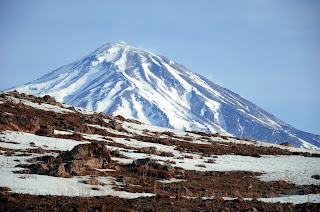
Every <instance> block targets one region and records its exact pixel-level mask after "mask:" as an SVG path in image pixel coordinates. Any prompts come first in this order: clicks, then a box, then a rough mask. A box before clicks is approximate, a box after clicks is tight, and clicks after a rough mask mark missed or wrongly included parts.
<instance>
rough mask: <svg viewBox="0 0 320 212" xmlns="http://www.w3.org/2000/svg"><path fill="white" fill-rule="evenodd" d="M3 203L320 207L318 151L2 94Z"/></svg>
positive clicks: (102, 207) (22, 206)
mask: <svg viewBox="0 0 320 212" xmlns="http://www.w3.org/2000/svg"><path fill="white" fill-rule="evenodd" d="M0 129H1V131H0V167H1V168H0V187H1V193H0V202H1V207H0V210H1V211H34V210H39V211H40V210H41V211H66V210H67V211H69V210H73V211H144V210H145V211H219V210H220V211H306V210H309V211H319V209H320V206H319V202H320V186H319V185H320V180H319V179H320V175H319V174H320V168H319V166H318V164H319V162H320V158H319V156H320V154H319V153H320V151H318V150H316V149H314V150H306V149H298V148H293V147H290V145H289V144H288V143H283V144H282V145H274V144H268V143H264V142H259V141H253V140H249V139H239V138H235V137H230V136H227V135H220V134H218V133H213V134H209V133H203V132H195V131H189V132H180V131H176V130H170V129H166V128H160V127H154V126H150V125H145V124H143V123H141V122H138V121H135V120H129V119H125V118H124V117H122V116H116V117H113V116H110V115H107V114H103V113H94V112H92V111H88V110H84V109H81V108H76V107H72V106H68V105H65V104H63V103H59V102H56V101H55V99H54V98H52V97H50V96H44V97H43V98H41V97H35V96H31V95H25V94H20V93H18V92H10V93H2V94H0Z"/></svg>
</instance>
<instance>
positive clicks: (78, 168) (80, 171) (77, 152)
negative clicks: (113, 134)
mask: <svg viewBox="0 0 320 212" xmlns="http://www.w3.org/2000/svg"><path fill="white" fill-rule="evenodd" d="M110 163H111V155H110V153H109V151H108V149H107V148H106V147H105V145H104V143H88V144H80V145H77V146H75V147H74V148H73V149H72V150H71V151H68V152H65V153H62V154H60V155H59V156H58V157H56V158H51V159H50V160H45V161H43V162H40V163H35V164H32V165H31V166H30V167H29V168H30V171H31V173H33V174H41V175H51V176H56V177H70V176H83V175H86V174H90V173H92V172H94V169H103V168H107V167H108V165H109V164H110Z"/></svg>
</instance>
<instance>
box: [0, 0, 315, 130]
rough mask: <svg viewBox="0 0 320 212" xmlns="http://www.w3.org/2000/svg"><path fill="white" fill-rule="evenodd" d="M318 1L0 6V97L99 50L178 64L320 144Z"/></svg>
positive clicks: (4, 2) (5, 0)
mask: <svg viewBox="0 0 320 212" xmlns="http://www.w3.org/2000/svg"><path fill="white" fill-rule="evenodd" d="M319 11H320V1H317V0H314V1H313V0H308V1H301V0H242V1H238V0H225V1H218V0H216V1H215V0H211V1H205V0H203V1H186V0H184V1H180V0H177V1H167V0H164V1H147V0H145V1H144V0H141V1H130V0H127V1H121V0H120V1H107V0H106V1H95V0H93V1H81V0H76V1H75V0H68V1H61V0H57V1H43V0H38V1H37V0H31V1H22V0H21V1H20V0H15V1H12V0H1V1H0V27H1V34H0V46H1V49H0V70H1V78H0V90H4V89H6V88H9V87H13V86H16V85H21V84H25V83H27V82H29V81H32V80H34V79H36V78H39V77H41V76H42V75H44V74H46V73H48V72H50V71H52V70H54V69H56V68H59V67H61V66H63V65H65V64H67V63H70V62H73V61H74V60H76V59H79V58H81V57H83V56H85V55H86V54H88V53H90V52H92V51H93V50H95V49H97V48H98V47H100V46H102V45H103V44H105V43H108V42H114V41H120V40H123V41H125V42H126V43H128V44H129V45H132V46H135V47H140V48H144V49H147V50H149V51H151V52H153V53H156V54H159V55H164V56H166V57H169V58H170V59H172V60H174V61H175V62H178V63H180V64H182V65H184V66H186V67H187V68H188V69H190V70H191V71H193V72H196V73H199V74H201V75H204V76H206V77H207V78H209V79H210V80H212V81H213V82H216V83H218V84H220V85H222V86H223V87H225V88H227V89H229V90H232V91H234V92H236V93H238V94H240V95H241V96H243V97H245V98H246V99H248V100H250V101H252V102H253V103H255V104H257V105H258V106H260V107H262V108H264V109H265V110H267V111H268V112H270V113H271V114H273V115H275V116H276V117H278V118H280V119H281V120H283V121H285V122H287V123H289V124H291V125H293V126H294V127H296V128H298V129H301V130H304V131H307V132H312V133H316V134H320V110H319V108H320V95H319V92H320V69H319V68H320V15H319Z"/></svg>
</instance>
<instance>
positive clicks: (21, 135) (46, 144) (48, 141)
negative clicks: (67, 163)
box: [0, 131, 89, 151]
mask: <svg viewBox="0 0 320 212" xmlns="http://www.w3.org/2000/svg"><path fill="white" fill-rule="evenodd" d="M2 133H3V134H0V139H1V140H3V141H4V142H0V147H4V148H9V149H24V150H26V149H28V148H37V147H41V148H43V149H48V150H62V151H66V150H71V149H72V148H73V147H75V146H76V145H78V144H83V143H89V142H87V141H76V140H72V139H62V138H51V137H45V136H38V135H34V134H30V133H25V132H17V131H3V132H2ZM6 142H16V143H18V144H13V143H6ZM30 142H33V143H34V144H35V145H36V147H31V145H30Z"/></svg>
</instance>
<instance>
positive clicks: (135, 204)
mask: <svg viewBox="0 0 320 212" xmlns="http://www.w3.org/2000/svg"><path fill="white" fill-rule="evenodd" d="M1 190H2V191H1V192H0V211H92V212H99V211H103V212H105V211H128V212H133V211H226V212H227V211H248V212H249V211H251V212H256V211H270V212H271V211H310V212H317V211H319V210H320V205H319V204H312V203H305V204H297V205H295V204H280V203H263V202H259V201H243V200H242V199H241V198H239V199H236V200H233V201H224V200H221V199H219V198H217V199H215V200H201V199H185V198H175V199H172V198H169V197H167V196H161V195H158V196H155V197H151V198H138V199H122V198H118V197H112V196H103V197H64V196H48V195H47V196H42V195H40V196H33V195H28V194H15V193H10V192H8V191H7V190H8V189H6V188H1Z"/></svg>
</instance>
